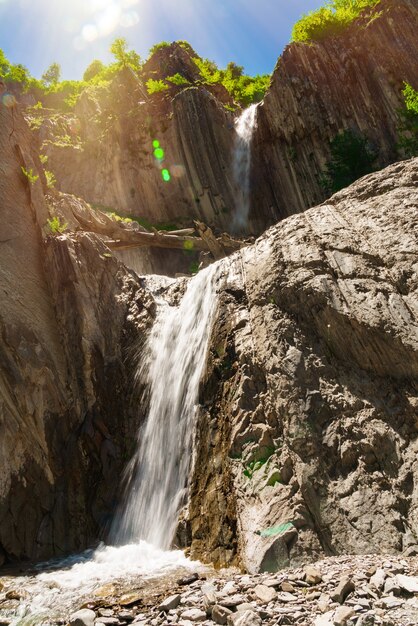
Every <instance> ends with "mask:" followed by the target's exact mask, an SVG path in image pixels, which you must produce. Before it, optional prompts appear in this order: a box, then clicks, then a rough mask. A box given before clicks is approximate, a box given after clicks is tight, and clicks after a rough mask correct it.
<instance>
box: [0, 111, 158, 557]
mask: <svg viewBox="0 0 418 626" xmlns="http://www.w3.org/2000/svg"><path fill="white" fill-rule="evenodd" d="M0 120H1V123H0V146H1V153H2V163H1V170H2V171H1V174H2V175H1V177H0V189H1V198H2V202H1V217H2V228H1V241H0V267H1V272H0V289H1V293H2V297H1V300H0V336H1V342H0V476H1V479H0V562H3V560H4V559H5V557H8V558H9V559H12V560H13V559H23V558H41V557H48V556H51V555H59V554H64V553H66V552H68V551H70V550H79V549H84V548H85V547H86V546H87V545H89V544H91V542H92V541H95V540H97V538H98V536H99V534H100V529H101V528H103V525H105V523H106V518H107V516H108V515H110V513H111V511H112V510H113V508H114V497H115V492H116V489H119V475H120V472H121V471H122V467H123V464H124V462H125V460H126V458H127V456H129V454H130V452H131V448H132V445H133V441H134V436H135V432H136V429H137V426H138V419H139V416H140V411H138V407H137V406H136V404H131V403H134V402H135V399H134V396H133V395H132V394H129V389H131V372H132V369H129V365H130V364H131V363H132V358H133V353H132V346H133V345H135V346H137V341H138V340H140V336H141V330H140V328H141V327H142V328H143V327H144V325H145V326H146V324H147V323H149V321H150V320H151V317H152V312H153V303H152V299H151V297H150V296H149V294H145V292H143V290H142V288H141V285H140V282H139V279H138V277H136V276H134V275H133V274H132V273H131V272H129V271H128V270H127V269H126V268H125V267H124V266H122V264H120V263H119V262H118V261H117V260H116V259H115V258H114V257H112V255H111V254H109V250H108V249H107V248H106V247H105V246H104V245H103V243H102V242H101V241H100V240H99V239H98V238H97V237H95V236H94V235H89V234H85V233H79V234H75V233H74V234H73V235H72V236H60V235H59V234H56V235H50V236H47V235H46V232H47V227H46V224H47V219H48V217H49V213H48V207H47V204H46V201H45V197H44V193H43V188H42V176H43V175H42V170H41V167H40V164H39V157H38V153H37V150H36V146H34V144H33V136H32V135H31V133H30V130H29V128H28V127H27V125H26V124H25V122H24V120H23V118H22V116H21V113H20V111H19V109H18V108H17V107H11V108H6V107H4V106H2V107H0ZM22 167H24V169H25V171H26V172H27V174H26V175H24V174H23V171H22V169H21V168H22ZM28 174H30V177H31V181H32V182H29V177H28ZM37 177H38V178H37ZM142 296H144V297H142ZM131 368H132V366H131Z"/></svg>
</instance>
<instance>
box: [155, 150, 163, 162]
mask: <svg viewBox="0 0 418 626" xmlns="http://www.w3.org/2000/svg"><path fill="white" fill-rule="evenodd" d="M164 154H165V152H164V150H163V149H162V148H156V149H155V150H154V156H155V158H156V159H157V160H158V161H162V160H163V159H164Z"/></svg>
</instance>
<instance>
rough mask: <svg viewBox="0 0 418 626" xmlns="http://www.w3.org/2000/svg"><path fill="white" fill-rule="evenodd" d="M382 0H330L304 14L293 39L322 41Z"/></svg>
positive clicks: (295, 28)
mask: <svg viewBox="0 0 418 626" xmlns="http://www.w3.org/2000/svg"><path fill="white" fill-rule="evenodd" d="M379 2H380V0H329V1H328V2H326V4H325V6H323V7H321V8H320V9H317V10H316V11H311V12H310V13H307V14H306V15H303V16H302V17H301V19H300V20H299V21H298V22H296V24H295V25H294V27H293V30H292V41H301V42H310V41H321V40H322V39H326V38H327V37H332V36H334V35H338V34H339V33H340V32H342V31H343V30H344V29H345V28H347V26H348V25H349V24H351V22H353V20H355V19H356V18H357V17H358V16H359V15H360V13H362V12H363V11H364V10H365V9H370V8H373V7H374V6H376V5H377V4H379Z"/></svg>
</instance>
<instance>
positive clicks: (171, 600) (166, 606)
mask: <svg viewBox="0 0 418 626" xmlns="http://www.w3.org/2000/svg"><path fill="white" fill-rule="evenodd" d="M180 600H181V595H180V594H178V593H177V594H175V595H172V596H169V597H168V598H166V599H165V600H164V601H163V602H161V604H160V606H159V607H158V608H159V610H160V611H165V612H166V613H167V612H168V611H170V610H171V609H176V608H177V607H178V605H179V604H180Z"/></svg>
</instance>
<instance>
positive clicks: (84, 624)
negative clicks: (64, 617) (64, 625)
mask: <svg viewBox="0 0 418 626" xmlns="http://www.w3.org/2000/svg"><path fill="white" fill-rule="evenodd" d="M95 619H96V613H95V612H94V611H92V610H90V609H81V611H76V612H75V613H73V614H72V615H70V620H69V624H70V626H94V620H95ZM100 619H101V620H102V619H104V618H100Z"/></svg>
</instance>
